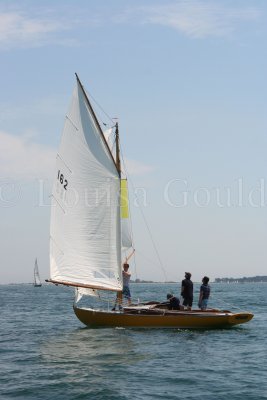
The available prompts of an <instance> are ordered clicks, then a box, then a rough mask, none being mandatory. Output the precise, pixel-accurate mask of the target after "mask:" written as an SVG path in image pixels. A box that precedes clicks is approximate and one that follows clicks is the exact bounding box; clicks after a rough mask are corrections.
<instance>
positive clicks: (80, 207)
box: [50, 81, 122, 290]
mask: <svg viewBox="0 0 267 400" xmlns="http://www.w3.org/2000/svg"><path fill="white" fill-rule="evenodd" d="M55 175H56V176H55V182H54V186H53V193H52V207H51V225H50V273H51V280H53V281H57V282H62V283H70V284H72V285H77V286H85V287H91V288H98V289H107V290H121V289H122V272H121V225H120V201H119V193H120V179H119V175H118V172H117V169H116V166H115V164H114V161H113V159H112V157H111V155H110V153H109V151H108V149H107V146H106V144H105V142H104V140H103V137H102V135H101V132H100V130H99V128H98V126H97V124H96V122H95V119H94V116H93V115H92V112H91V110H90V107H89V105H88V100H87V98H86V97H85V95H84V93H83V90H82V88H81V86H80V84H79V82H78V81H77V86H76V88H75V90H74V92H73V97H72V104H71V107H70V111H69V113H68V115H67V117H66V121H65V126H64V130H63V135H62V139H61V143H60V148H59V152H58V155H57V160H56V174H55Z"/></svg>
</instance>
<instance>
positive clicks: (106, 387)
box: [0, 283, 267, 400]
mask: <svg viewBox="0 0 267 400" xmlns="http://www.w3.org/2000/svg"><path fill="white" fill-rule="evenodd" d="M195 286H196V289H197V288H198V286H199V285H197V284H196V285H195ZM131 288H132V294H133V297H135V298H138V297H140V298H141V299H146V300H150V299H157V300H165V297H166V293H167V292H169V291H170V290H173V291H174V292H176V293H177V294H178V286H176V285H173V284H172V285H167V284H165V285H163V284H132V287H131ZM212 290H213V296H212V300H211V302H210V305H212V306H215V307H223V308H229V307H231V308H232V309H234V307H235V309H236V310H238V309H239V308H240V309H242V310H249V311H251V312H253V313H254V314H255V317H254V319H253V320H252V321H250V322H249V323H248V324H245V325H243V326H240V327H235V328H232V329H222V330H203V331H201V330H199V331H194V330H178V329H170V330H163V329H162V330H161V329H158V330H149V329H143V330H142V329H88V328H86V327H84V326H83V325H82V324H81V323H80V322H79V321H78V320H77V319H76V317H75V315H74V313H73V310H72V302H73V290H71V289H68V288H63V287H55V286H53V285H51V286H50V285H48V286H42V287H41V288H34V287H33V286H31V285H2V286H0V307H1V323H0V371H1V373H0V399H1V400H5V399H23V400H24V399H32V400H38V399H47V400H48V399H51V400H54V399H55V400H60V399H66V400H68V399H72V400H75V399H92V400H97V399H101V400H102V399H103V400H109V399H110V400H111V399H116V400H124V399H130V400H135V399H140V400H141V399H199V400H202V399H203V400H204V399H205V400H216V399H218V400H220V399H223V400H225V399H233V400H239V399H240V400H241V399H242V400H250V399H251V400H252V399H255V400H260V399H267V314H266V302H267V284H266V283H262V284H228V285H227V284H212ZM196 297H197V294H195V300H196ZM195 302H196V301H195Z"/></svg>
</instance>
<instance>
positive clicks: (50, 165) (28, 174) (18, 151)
mask: <svg viewBox="0 0 267 400" xmlns="http://www.w3.org/2000/svg"><path fill="white" fill-rule="evenodd" d="M35 137H36V136H35V135H33V134H27V135H26V134H25V135H22V136H15V135H11V134H10V133H7V132H3V131H0V153H1V158H0V171H1V172H0V179H22V180H32V179H36V178H38V179H52V177H53V173H54V167H55V162H56V161H55V160H56V150H55V149H54V148H52V147H48V146H45V145H42V144H39V143H36V142H35ZM125 163H126V168H127V174H128V173H129V174H130V175H144V174H147V173H150V172H153V171H154V170H155V168H154V167H152V166H150V165H147V164H144V163H142V162H140V161H136V160H129V159H126V160H125Z"/></svg>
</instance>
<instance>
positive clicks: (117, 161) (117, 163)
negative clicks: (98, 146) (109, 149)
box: [115, 122, 121, 177]
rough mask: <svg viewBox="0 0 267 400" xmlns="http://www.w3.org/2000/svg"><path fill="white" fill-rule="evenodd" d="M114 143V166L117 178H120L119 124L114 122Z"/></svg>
mask: <svg viewBox="0 0 267 400" xmlns="http://www.w3.org/2000/svg"><path fill="white" fill-rule="evenodd" d="M115 128H116V129H115V142H116V166H117V170H118V173H119V177H121V160H120V137H119V124H118V122H116V125H115Z"/></svg>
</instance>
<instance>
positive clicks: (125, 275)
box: [112, 262, 131, 311]
mask: <svg viewBox="0 0 267 400" xmlns="http://www.w3.org/2000/svg"><path fill="white" fill-rule="evenodd" d="M130 279H131V273H130V272H129V264H128V263H127V262H125V263H124V264H123V270H122V283H123V286H122V292H119V293H118V294H117V298H116V302H115V305H114V307H113V308H112V311H115V310H116V305H117V303H118V304H119V309H120V310H121V309H122V298H123V297H125V298H126V299H127V300H128V304H131V292H130V288H129V283H130Z"/></svg>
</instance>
